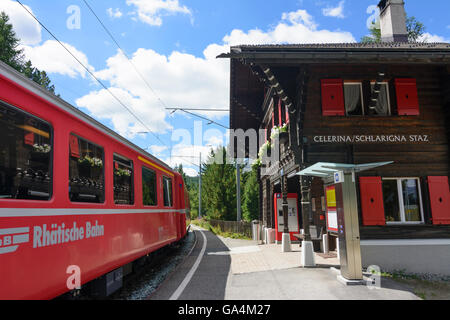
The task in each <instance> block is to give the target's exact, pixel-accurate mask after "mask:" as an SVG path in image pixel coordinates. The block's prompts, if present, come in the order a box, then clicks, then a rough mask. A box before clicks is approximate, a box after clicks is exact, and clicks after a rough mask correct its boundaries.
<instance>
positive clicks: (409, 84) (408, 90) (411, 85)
mask: <svg viewBox="0 0 450 320" xmlns="http://www.w3.org/2000/svg"><path fill="white" fill-rule="evenodd" d="M395 90H396V93H397V109H398V114H399V115H400V116H418V115H419V114H420V112H419V98H418V96H417V83H416V79H395Z"/></svg>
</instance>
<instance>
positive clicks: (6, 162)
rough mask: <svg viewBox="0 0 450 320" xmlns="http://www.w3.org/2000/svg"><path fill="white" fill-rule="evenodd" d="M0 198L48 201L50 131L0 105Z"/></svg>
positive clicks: (49, 184) (43, 123) (50, 185)
mask: <svg viewBox="0 0 450 320" xmlns="http://www.w3.org/2000/svg"><path fill="white" fill-rule="evenodd" d="M0 136H1V139H0V199H27V200H49V199H50V198H51V194H52V158H53V157H52V128H51V126H50V125H49V124H48V123H46V122H44V121H42V120H40V119H38V118H36V117H34V116H32V115H30V114H28V113H25V112H23V111H21V110H19V109H16V108H14V107H11V106H9V105H6V104H4V103H1V102H0Z"/></svg>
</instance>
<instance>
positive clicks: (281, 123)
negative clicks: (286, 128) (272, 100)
mask: <svg viewBox="0 0 450 320" xmlns="http://www.w3.org/2000/svg"><path fill="white" fill-rule="evenodd" d="M282 117H283V104H282V103H281V99H279V100H278V125H279V126H280V127H281V126H282V125H283V119H282Z"/></svg>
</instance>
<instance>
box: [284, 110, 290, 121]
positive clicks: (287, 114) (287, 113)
mask: <svg viewBox="0 0 450 320" xmlns="http://www.w3.org/2000/svg"><path fill="white" fill-rule="evenodd" d="M285 109H286V123H289V108H288V107H285Z"/></svg>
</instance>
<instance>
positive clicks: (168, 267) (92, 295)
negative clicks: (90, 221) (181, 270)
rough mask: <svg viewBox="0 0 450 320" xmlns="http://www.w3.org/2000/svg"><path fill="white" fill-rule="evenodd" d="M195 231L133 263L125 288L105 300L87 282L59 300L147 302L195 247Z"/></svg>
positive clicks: (125, 279) (126, 277) (124, 283)
mask: <svg viewBox="0 0 450 320" xmlns="http://www.w3.org/2000/svg"><path fill="white" fill-rule="evenodd" d="M195 243H196V238H195V233H194V232H192V231H191V232H187V234H186V237H185V238H183V239H182V240H180V241H179V242H178V243H175V244H172V245H169V246H166V247H164V248H161V249H159V250H157V251H155V252H152V253H150V254H149V255H147V256H144V257H142V258H140V259H137V260H135V261H133V263H132V265H131V268H132V270H131V273H129V274H127V275H125V276H124V277H123V286H122V288H121V289H119V290H118V291H116V292H115V293H113V294H112V295H110V296H108V297H105V296H102V295H100V294H99V293H98V292H96V289H95V285H94V284H93V283H87V284H86V285H85V286H83V288H82V289H81V290H79V291H74V292H70V293H67V294H65V295H63V296H60V297H58V298H57V299H58V300H146V299H147V298H148V297H149V296H150V295H151V294H152V293H153V292H155V291H156V290H157V289H158V287H159V286H160V284H161V283H162V282H163V281H164V280H165V279H166V278H167V277H169V276H170V275H171V274H172V273H173V272H176V268H177V266H178V265H179V264H180V263H181V262H182V261H183V260H184V259H185V258H186V256H188V255H189V253H190V252H191V250H192V248H193V247H194V246H195Z"/></svg>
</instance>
